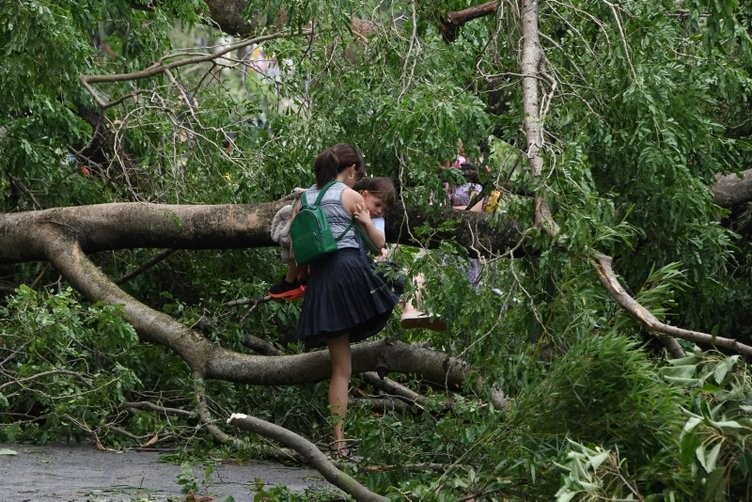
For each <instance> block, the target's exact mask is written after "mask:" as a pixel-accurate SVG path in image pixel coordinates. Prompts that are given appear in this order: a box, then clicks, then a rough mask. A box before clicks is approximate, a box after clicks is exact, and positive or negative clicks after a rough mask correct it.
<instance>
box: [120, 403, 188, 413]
mask: <svg viewBox="0 0 752 502" xmlns="http://www.w3.org/2000/svg"><path fill="white" fill-rule="evenodd" d="M123 407H124V408H133V409H136V410H149V411H158V412H160V413H167V414H172V415H182V416H185V417H195V416H196V412H194V411H188V410H182V409H180V408H168V407H166V406H160V405H158V404H154V403H152V402H149V401H129V402H126V403H123Z"/></svg>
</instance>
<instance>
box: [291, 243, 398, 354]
mask: <svg viewBox="0 0 752 502" xmlns="http://www.w3.org/2000/svg"><path fill="white" fill-rule="evenodd" d="M398 300H399V296H398V295H397V294H396V293H395V292H394V291H393V290H392V289H391V288H390V287H389V286H387V284H386V283H385V282H384V280H383V279H382V278H381V277H380V276H379V275H377V274H376V273H375V265H374V262H373V260H372V259H371V258H370V257H369V256H367V255H366V254H365V253H364V252H363V251H362V250H360V249H354V248H353V249H349V248H348V249H340V250H339V251H337V252H335V253H334V254H332V255H331V256H328V257H326V258H324V259H323V260H321V261H318V262H316V263H314V264H312V265H311V267H310V274H309V276H308V285H307V289H306V294H305V297H304V300H303V306H302V308H301V313H300V320H299V321H298V329H297V332H296V335H295V339H296V340H302V341H303V343H304V344H305V346H306V348H309V349H310V348H315V347H323V346H325V345H326V344H327V342H328V341H329V340H333V339H335V338H338V337H340V336H343V335H346V334H349V335H350V342H358V341H361V340H364V339H366V338H368V337H370V336H373V335H375V334H376V333H378V332H379V331H381V330H382V329H383V328H384V325H385V324H386V322H387V321H388V320H389V316H390V315H391V313H392V310H393V309H394V306H395V305H396V304H397V301H398Z"/></svg>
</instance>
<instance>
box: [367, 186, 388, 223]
mask: <svg viewBox="0 0 752 502" xmlns="http://www.w3.org/2000/svg"><path fill="white" fill-rule="evenodd" d="M363 200H365V201H366V209H368V214H370V215H371V218H376V217H381V216H384V213H385V212H386V203H385V202H384V200H383V199H382V198H381V197H379V196H377V195H374V194H372V193H371V192H369V191H368V190H364V191H363Z"/></svg>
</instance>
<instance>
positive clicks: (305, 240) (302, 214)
mask: <svg viewBox="0 0 752 502" xmlns="http://www.w3.org/2000/svg"><path fill="white" fill-rule="evenodd" d="M333 184H334V181H330V182H329V183H327V184H326V185H324V187H323V188H322V189H321V191H320V192H319V196H318V197H316V202H314V203H313V204H309V203H308V198H307V197H306V194H305V193H303V194H302V195H301V196H300V211H298V214H296V215H295V218H293V220H292V223H291V224H290V241H291V242H292V254H293V256H294V257H295V262H296V263H297V264H298V265H308V264H309V263H313V262H315V261H317V260H320V259H321V258H324V257H325V256H329V255H330V254H332V253H334V252H335V251H337V242H338V241H339V240H340V239H342V237H343V236H344V235H345V234H346V233H347V231H348V230H350V228H351V227H352V225H353V224H352V222H351V223H350V225H349V226H348V227H347V228H346V229H345V231H344V232H342V233H341V234H340V236H339V237H337V238H335V237H334V234H332V230H331V228H329V221H327V219H326V215H325V214H324V210H323V209H321V207H320V206H319V204H320V203H321V199H322V197H324V194H325V193H326V191H327V190H328V189H329V187H331V186H332V185H333Z"/></svg>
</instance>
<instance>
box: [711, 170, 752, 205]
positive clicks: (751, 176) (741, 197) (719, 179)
mask: <svg viewBox="0 0 752 502" xmlns="http://www.w3.org/2000/svg"><path fill="white" fill-rule="evenodd" d="M710 189H711V190H712V191H713V202H714V203H715V204H718V205H719V206H721V207H734V206H737V205H739V204H743V203H745V202H749V201H751V200H752V169H747V170H746V171H742V172H740V173H739V174H726V175H722V174H719V175H717V176H716V181H715V184H714V185H712V186H711V187H710Z"/></svg>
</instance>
